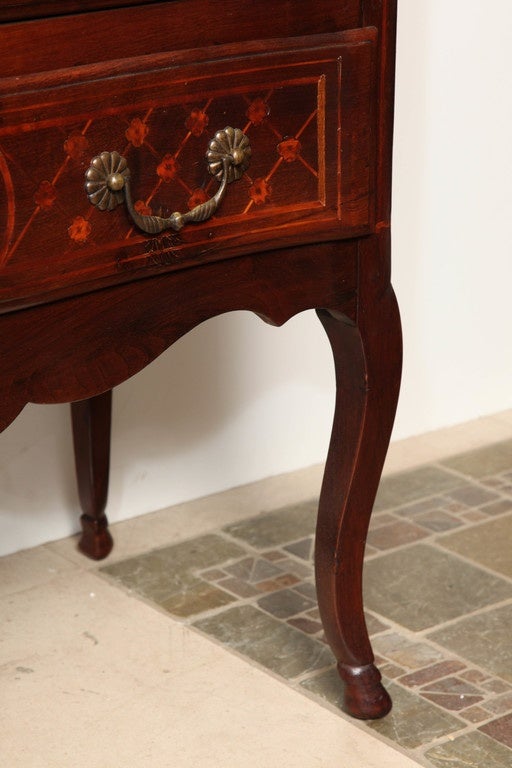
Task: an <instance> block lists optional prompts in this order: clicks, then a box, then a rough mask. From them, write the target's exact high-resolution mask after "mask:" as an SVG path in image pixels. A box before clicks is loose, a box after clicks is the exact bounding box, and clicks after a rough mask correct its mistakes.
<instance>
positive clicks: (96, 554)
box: [78, 515, 114, 560]
mask: <svg viewBox="0 0 512 768" xmlns="http://www.w3.org/2000/svg"><path fill="white" fill-rule="evenodd" d="M80 522H81V523H82V536H81V538H80V541H79V542H78V549H79V550H80V551H81V552H83V553H84V555H86V556H87V557H90V558H91V560H103V559H104V558H105V557H107V555H109V554H110V552H111V551H112V547H113V546H114V540H113V538H112V536H111V535H110V531H109V530H108V520H107V518H106V516H105V515H103V516H102V517H100V518H94V517H89V515H82V517H81V518H80Z"/></svg>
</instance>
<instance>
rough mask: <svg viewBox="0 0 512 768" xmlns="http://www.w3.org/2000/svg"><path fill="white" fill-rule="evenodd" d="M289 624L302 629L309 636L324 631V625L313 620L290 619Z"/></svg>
mask: <svg viewBox="0 0 512 768" xmlns="http://www.w3.org/2000/svg"><path fill="white" fill-rule="evenodd" d="M288 624H291V626H292V627H296V628H297V629H300V630H301V632H305V633H306V634H307V635H316V633H317V632H321V631H322V625H321V624H320V622H319V621H313V620H312V619H305V618H303V617H299V618H297V619H289V620H288Z"/></svg>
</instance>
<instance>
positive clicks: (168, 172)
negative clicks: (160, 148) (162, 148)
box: [156, 153, 178, 182]
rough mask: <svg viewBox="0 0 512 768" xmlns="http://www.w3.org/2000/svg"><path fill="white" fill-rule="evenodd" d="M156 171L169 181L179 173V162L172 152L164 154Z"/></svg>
mask: <svg viewBox="0 0 512 768" xmlns="http://www.w3.org/2000/svg"><path fill="white" fill-rule="evenodd" d="M156 172H157V174H158V176H160V178H161V179H162V181H166V182H169V181H171V180H172V179H174V177H175V176H176V174H177V173H178V163H177V162H176V160H175V159H174V157H173V156H172V155H171V154H169V153H168V154H167V155H164V156H163V158H162V162H161V163H160V165H158V166H157V169H156Z"/></svg>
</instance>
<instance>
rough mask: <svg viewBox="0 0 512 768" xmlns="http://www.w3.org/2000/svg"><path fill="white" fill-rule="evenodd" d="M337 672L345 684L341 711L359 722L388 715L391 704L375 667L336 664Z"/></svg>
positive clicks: (371, 665)
mask: <svg viewBox="0 0 512 768" xmlns="http://www.w3.org/2000/svg"><path fill="white" fill-rule="evenodd" d="M338 672H339V675H340V677H341V679H342V680H343V682H344V684H345V696H344V705H343V709H344V710H345V712H347V714H349V715H352V717H357V718H359V719H360V720H377V719H378V718H380V717H384V715H387V714H388V712H389V711H390V710H391V706H392V703H391V699H390V697H389V694H388V692H387V691H386V689H385V688H384V686H383V685H382V683H381V674H380V672H379V670H378V669H377V667H376V666H374V665H373V664H368V665H367V666H365V667H349V666H347V665H346V664H338Z"/></svg>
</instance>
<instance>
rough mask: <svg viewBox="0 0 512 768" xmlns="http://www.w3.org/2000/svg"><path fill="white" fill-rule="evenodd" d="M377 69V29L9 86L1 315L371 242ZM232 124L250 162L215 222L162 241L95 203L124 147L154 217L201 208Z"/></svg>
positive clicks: (2, 149)
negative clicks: (265, 258) (216, 143)
mask: <svg viewBox="0 0 512 768" xmlns="http://www.w3.org/2000/svg"><path fill="white" fill-rule="evenodd" d="M374 58H375V30H374V29H373V28H366V29H358V30H354V31H350V32H345V33H339V34H335V35H322V36H315V37H310V38H300V39H296V40H287V41H271V42H269V41H265V42H264V43H250V44H247V45H246V46H244V54H243V55H236V52H235V49H234V47H232V46H217V47H216V48H214V49H213V48H212V49H203V50H201V51H197V50H196V51H185V52H180V53H179V54H172V53H169V54H165V53H164V54H158V55H154V56H144V57H138V58H135V59H130V60H118V61H110V62H105V63H104V64H97V65H94V66H89V65H88V66H86V67H82V68H80V67H79V68H75V69H74V71H73V75H72V76H71V74H70V70H65V69H64V70H56V71H54V72H50V73H48V72H46V73H41V74H37V75H34V76H30V77H28V76H27V77H25V78H21V79H20V78H14V77H12V78H4V79H3V80H2V79H0V98H1V102H0V104H1V106H0V301H1V302H2V306H3V307H4V308H11V307H12V306H16V305H19V306H22V305H26V304H30V303H35V302H38V301H41V300H45V299H47V298H48V297H50V296H64V295H68V294H71V293H75V294H76V292H77V290H88V289H89V288H91V287H99V286H101V285H103V284H112V283H115V282H119V281H125V280H130V279H135V278H139V277H141V276H144V275H146V274H148V275H149V274H152V273H154V272H155V271H156V272H158V271H162V270H173V269H178V268H182V267H184V266H189V265H191V264H197V263H201V262H206V261H211V260H218V259H225V258H229V257H232V256H236V255H240V254H242V253H244V252H251V253H254V252H257V251H262V250H268V249H275V248H281V247H283V248H284V247H286V246H288V245H293V244H298V243H308V242H311V243H313V242H319V241H328V240H335V239H342V238H348V237H353V236H355V235H359V234H364V233H365V232H369V231H371V228H372V225H373V217H374V213H373V188H374V179H373V176H372V172H371V170H370V169H371V168H372V164H373V161H374V156H375V146H374V142H375V133H376V132H375V126H374V120H375V116H374V114H373V111H372V107H371V103H372V97H373V95H374V90H375V61H374ZM228 125H229V126H233V127H234V128H238V129H240V130H241V131H243V132H244V133H245V135H246V136H247V137H248V139H249V142H250V145H251V151H252V154H251V160H250V165H249V167H248V168H247V170H246V172H245V173H244V174H243V176H242V177H241V178H240V179H238V180H237V181H234V182H232V183H231V184H230V185H229V186H228V189H227V192H226V196H225V198H224V199H223V201H222V202H221V204H220V206H219V208H218V210H217V211H216V212H215V214H214V216H212V217H211V218H210V219H208V220H207V221H204V222H201V223H189V224H187V225H186V226H185V227H184V228H183V229H182V230H181V231H180V232H173V231H168V232H163V233H161V234H158V235H148V234H145V233H142V232H141V231H140V230H139V229H138V228H137V227H136V226H135V225H134V223H133V221H132V220H131V218H130V216H129V213H128V211H127V210H126V207H125V206H124V205H123V204H121V205H119V206H118V207H116V208H115V209H114V210H109V211H102V210H99V209H98V208H96V207H94V206H93V205H92V204H91V203H90V202H89V200H88V197H87V195H86V192H85V189H84V181H85V172H86V170H87V168H88V167H89V164H90V162H91V159H92V158H93V157H95V156H97V155H99V154H100V153H101V152H103V151H116V152H119V153H120V154H121V155H122V156H123V157H125V158H126V161H127V163H128V165H129V168H130V173H131V188H132V195H133V199H134V203H135V208H136V209H137V210H138V211H139V212H142V213H145V214H152V215H158V216H161V217H168V216H169V215H170V214H171V213H172V212H174V211H180V212H186V211H187V210H190V209H191V208H193V207H194V206H196V205H198V204H200V203H202V202H204V201H205V200H207V199H209V198H211V197H212V196H213V195H214V194H215V192H216V190H217V187H218V182H217V180H216V179H215V178H213V177H212V176H211V174H210V173H209V172H208V167H207V164H206V161H205V154H206V151H207V148H208V145H209V142H210V140H211V139H212V137H213V136H214V135H215V134H216V132H217V131H219V130H222V129H224V128H225V127H226V126H228ZM282 258H283V259H285V258H286V255H285V251H283V256H282ZM312 269H314V265H312Z"/></svg>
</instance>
